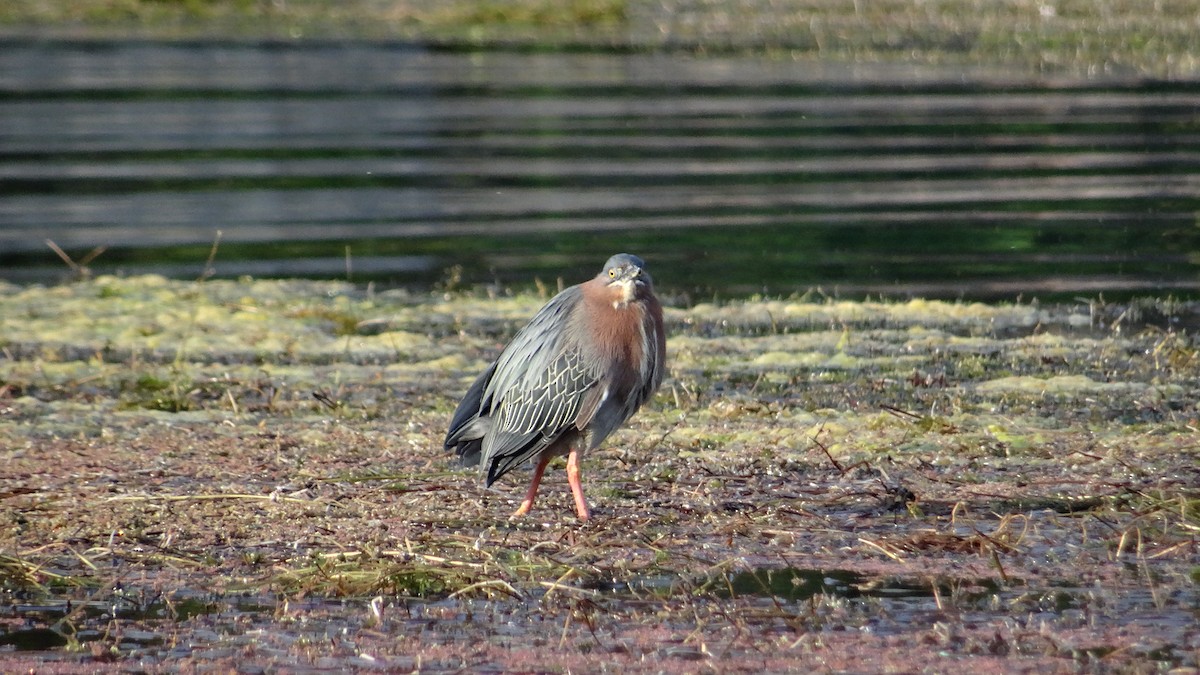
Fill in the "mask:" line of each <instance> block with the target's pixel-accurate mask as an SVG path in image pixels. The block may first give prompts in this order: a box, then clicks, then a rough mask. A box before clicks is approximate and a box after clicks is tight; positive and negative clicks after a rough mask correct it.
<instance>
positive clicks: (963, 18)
mask: <svg viewBox="0 0 1200 675" xmlns="http://www.w3.org/2000/svg"><path fill="white" fill-rule="evenodd" d="M1197 30H1200V18H1198V15H1197V12H1196V6H1195V2H1194V1H1193V0H1155V1H1154V2H1153V3H1150V4H1147V3H1146V2H1143V1H1142V0H1046V1H1042V0H1037V1H1035V0H1013V1H1011V2H994V1H992V0H928V1H924V2H911V1H909V0H883V1H875V2H856V1H851V0H769V1H768V0H674V1H672V2H660V1H658V0H394V1H389V2H380V1H378V0H338V1H336V2H334V1H331V0H273V1H267V0H8V1H7V2H5V3H3V4H2V5H0V34H4V33H7V34H8V35H11V36H25V35H28V34H29V33H30V32H31V31H32V32H33V33H34V34H46V33H47V32H48V33H50V34H54V35H60V36H73V37H85V38H95V37H106V38H109V37H135V38H147V37H149V38H166V39H178V38H187V39H192V38H197V37H199V38H214V37H215V38H220V39H230V38H234V39H264V38H265V39H284V40H297V39H313V38H315V39H376V40H378V39H384V40H397V39H398V40H409V41H416V42H422V43H426V44H430V45H435V46H440V47H443V48H450V49H477V48H498V47H499V48H520V49H537V50H561V49H585V50H592V49H601V50H604V49H616V50H655V49H668V50H670V49H683V50H691V51H696V52H699V53H701V54H704V53H714V52H720V53H728V52H763V51H765V52H770V53H774V54H777V55H778V56H779V57H780V58H795V57H799V58H803V59H811V58H819V59H825V60H839V61H852V62H877V61H883V62H897V61H899V62H908V63H932V64H951V65H974V66H984V67H987V68H1001V69H1010V68H1011V69H1020V70H1032V71H1035V72H1042V73H1046V74H1063V73H1068V74H1071V75H1084V76H1086V77H1096V76H1106V75H1119V76H1128V75H1148V76H1153V77H1180V78H1194V77H1195V76H1196V75H1197V74H1198V73H1200V45H1198V43H1197V41H1196V39H1195V36H1196V33H1197Z"/></svg>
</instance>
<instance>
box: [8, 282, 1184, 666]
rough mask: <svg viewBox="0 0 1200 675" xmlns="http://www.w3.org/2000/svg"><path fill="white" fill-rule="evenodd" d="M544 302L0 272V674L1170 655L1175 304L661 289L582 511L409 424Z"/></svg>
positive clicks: (420, 420) (429, 418)
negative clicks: (649, 397) (518, 514)
mask: <svg viewBox="0 0 1200 675" xmlns="http://www.w3.org/2000/svg"><path fill="white" fill-rule="evenodd" d="M543 301H544V297H539V295H538V294H537V293H533V292H530V293H516V294H499V295H497V296H495V297H489V296H488V295H486V294H485V293H483V292H479V293H454V294H433V295H412V294H406V293H401V292H383V293H375V292H372V291H371V289H370V288H362V287H356V286H353V285H350V284H339V283H322V282H297V281H254V280H248V279H247V280H240V281H207V282H203V283H200V282H195V283H184V282H177V281H168V280H165V279H161V278H157V277H136V278H114V277H101V278H98V279H94V280H90V281H85V282H80V283H75V284H70V285H62V286H56V287H18V286H0V476H2V477H3V478H2V480H0V525H2V528H0V590H2V592H3V600H4V605H5V607H6V609H5V610H4V612H3V613H0V670H4V671H13V670H17V669H23V670H26V669H34V670H38V671H42V672H92V671H95V670H97V669H100V668H105V667H111V668H119V669H135V670H142V671H147V672H157V671H165V670H172V671H175V670H201V669H208V668H215V669H218V670H225V669H233V668H237V669H240V670H242V671H248V672H261V671H267V670H273V671H288V672H292V671H310V672H320V671H341V670H346V669H380V670H389V671H418V670H419V671H429V672H444V671H458V670H475V671H478V670H483V671H523V672H564V671H572V672H597V671H605V670H617V669H620V670H622V671H634V672H662V671H667V672H671V671H679V672H697V671H713V672H737V671H758V672H763V671H769V672H778V671H788V670H794V671H804V672H807V671H813V670H816V669H820V670H823V671H829V672H863V671H871V672H883V671H902V672H950V671H955V672H961V671H962V669H963V668H966V667H970V668H972V669H974V670H975V671H976V672H1078V671H1079V670H1099V671H1114V672H1116V671H1119V672H1150V671H1160V670H1166V669H1171V668H1197V667H1200V628H1197V626H1198V625H1200V622H1198V621H1197V618H1198V615H1200V598H1198V595H1200V594H1198V590H1197V589H1198V585H1200V555H1198V552H1197V541H1196V538H1197V533H1198V532H1200V461H1198V459H1200V450H1198V446H1200V434H1198V432H1197V427H1198V425H1200V411H1198V410H1197V405H1196V401H1197V399H1198V393H1200V392H1198V391H1197V390H1198V389H1200V379H1198V377H1197V376H1198V374H1200V356H1198V354H1200V351H1198V347H1200V346H1198V345H1197V340H1196V338H1195V337H1194V336H1193V334H1192V332H1191V330H1192V327H1193V326H1195V325H1196V319H1197V307H1196V306H1194V305H1187V304H1178V303H1171V302H1167V301H1163V300H1147V301H1143V302H1138V303H1132V304H1129V305H1123V306H1112V305H1106V304H1104V303H1102V302H1100V301H1094V302H1090V303H1089V302H1082V301H1081V302H1080V303H1079V304H1078V305H1076V306H1054V307H1043V306H1039V305H1037V304H1018V305H983V304H963V303H941V302H925V301H920V300H914V301H909V302H892V303H886V302H884V303H872V302H846V301H840V300H837V299H834V298H826V297H812V296H806V297H796V298H789V299H757V300H748V301H743V302H736V303H728V304H721V305H714V304H702V305H695V306H691V307H675V308H669V309H668V317H667V318H668V323H669V331H670V335H671V337H670V340H669V343H668V348H669V351H670V369H669V377H668V381H667V383H666V384H665V385H664V387H663V390H662V391H661V392H660V393H659V395H658V396H657V397H656V399H655V400H654V401H652V403H651V404H650V405H649V406H648V407H647V409H645V410H643V411H642V412H641V413H639V415H638V416H637V417H635V418H634V420H633V422H632V423H631V424H630V426H629V427H628V428H626V429H624V430H622V431H620V432H618V433H617V434H615V435H614V436H613V437H612V438H610V439H609V443H608V444H606V446H605V447H604V448H602V449H600V450H599V451H597V452H596V453H594V454H593V455H591V456H590V457H588V458H587V460H586V461H585V464H584V481H585V485H586V487H587V488H588V491H589V496H590V497H591V500H592V502H593V506H594V508H595V515H596V517H595V520H594V522H591V523H589V524H586V525H580V524H579V523H578V522H576V520H575V519H574V517H573V516H572V513H571V505H570V498H569V494H568V492H567V490H566V484H565V479H564V478H563V476H562V472H561V471H559V470H556V471H554V472H553V475H551V476H549V477H548V484H547V485H546V486H545V487H544V488H543V496H542V498H541V500H540V501H539V505H538V508H537V510H535V511H534V513H533V514H532V515H531V517H528V518H525V519H523V520H518V521H510V520H509V519H508V517H507V516H508V514H509V512H510V511H511V510H512V509H513V507H514V506H515V503H516V501H517V500H518V499H519V498H520V496H521V494H522V492H523V489H524V486H525V485H524V482H523V478H524V476H522V475H516V476H513V477H512V478H511V479H506V480H505V481H503V482H502V484H500V485H498V486H497V489H494V490H491V491H486V490H483V489H481V488H480V487H479V482H478V477H477V475H476V474H474V473H473V472H472V471H469V470H463V469H460V468H459V467H457V466H455V464H454V462H453V461H452V458H451V457H449V456H448V455H446V454H445V453H444V452H443V451H442V450H441V447H440V443H441V438H442V434H443V433H444V427H445V424H446V422H447V419H448V416H449V414H450V412H451V411H452V409H453V407H454V405H455V404H456V402H457V397H458V396H459V395H461V393H462V392H463V391H464V390H465V388H466V386H467V384H469V382H470V380H471V378H472V377H473V376H474V375H475V374H476V373H477V372H478V371H479V369H480V368H482V367H483V366H484V365H485V364H486V362H487V360H488V359H490V358H491V357H493V356H494V355H495V354H496V353H497V351H498V349H499V347H500V346H501V345H502V344H503V343H504V341H505V340H506V339H507V338H508V337H510V336H511V335H512V334H513V332H514V331H515V330H516V329H517V328H519V326H520V325H521V323H522V321H523V320H524V319H525V318H527V317H528V316H529V315H531V314H532V312H533V311H535V310H536V308H537V307H538V306H539V304H540V303H541V302H543Z"/></svg>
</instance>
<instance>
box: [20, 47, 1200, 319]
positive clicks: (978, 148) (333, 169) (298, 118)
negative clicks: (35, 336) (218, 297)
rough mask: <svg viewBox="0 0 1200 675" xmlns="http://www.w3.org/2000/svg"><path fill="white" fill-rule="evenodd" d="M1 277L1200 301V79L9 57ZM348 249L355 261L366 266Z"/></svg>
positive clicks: (621, 58) (511, 61)
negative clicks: (632, 278) (71, 266)
mask: <svg viewBox="0 0 1200 675" xmlns="http://www.w3.org/2000/svg"><path fill="white" fill-rule="evenodd" d="M0 119H2V120H3V123H2V124H0V278H3V279H8V280H15V281H25V280H48V279H53V278H56V277H57V276H59V275H61V274H62V273H63V272H64V271H65V268H64V266H63V265H62V264H61V263H60V262H59V261H58V259H57V258H56V257H55V255H54V254H53V253H52V252H51V251H50V250H49V249H48V248H47V247H46V244H45V240H46V239H51V240H53V241H55V242H56V243H57V244H58V245H60V246H62V247H63V248H64V249H66V250H67V251H68V252H69V253H71V254H72V255H73V256H76V257H79V256H81V255H82V254H84V253H86V252H87V251H89V250H91V249H92V248H93V247H96V246H100V245H104V246H108V249H107V250H106V251H105V252H104V254H103V255H101V256H100V257H99V258H97V259H96V260H95V261H94V262H93V263H92V265H91V268H92V269H93V270H94V271H96V272H110V271H124V272H128V273H136V272H144V271H154V272H161V273H165V274H168V275H171V276H182V277H191V276H196V275H198V274H199V273H200V271H201V270H202V269H203V266H204V261H205V260H206V258H207V254H208V250H209V248H210V246H211V243H212V241H213V239H214V233H215V231H216V230H218V229H219V230H221V231H222V233H223V236H222V243H221V248H220V252H219V255H218V257H217V261H216V265H215V267H216V271H217V273H218V274H222V275H227V276H235V275H239V274H253V275H256V276H275V275H279V276H291V275H304V276H315V277H339V278H344V277H345V276H347V275H349V276H351V278H354V279H356V280H360V281H361V280H366V279H373V280H378V281H380V282H384V283H399V284H416V285H428V284H431V283H434V282H436V281H438V280H439V279H440V278H442V277H443V275H444V270H445V269H446V268H448V267H450V266H452V265H462V266H463V270H464V279H463V281H464V282H465V283H468V284H470V283H482V282H491V281H500V282H504V283H509V282H527V281H528V280H529V279H530V277H532V276H534V275H537V276H540V277H542V278H543V279H553V278H554V277H556V276H559V275H562V276H565V277H566V278H567V279H568V280H571V281H573V280H576V279H579V278H582V277H585V276H590V275H591V274H592V273H593V272H594V268H595V266H596V265H597V264H599V261H601V260H602V259H603V258H604V257H606V256H607V254H608V253H610V252H613V251H618V250H632V251H637V252H638V253H640V254H641V255H643V256H644V257H646V258H647V259H648V260H650V261H652V264H653V265H654V269H655V272H656V276H657V277H658V278H659V279H660V281H661V283H662V284H663V285H664V286H666V287H667V288H668V289H674V290H676V291H688V292H694V293H698V294H701V295H703V294H707V293H715V294H719V295H723V296H725V295H736V294H745V293H754V292H763V291H765V292H768V293H772V294H784V295H786V294H789V293H792V292H803V291H804V290H806V289H808V288H811V287H815V286H820V287H822V288H823V289H824V290H826V291H828V292H841V293H843V294H847V295H856V294H862V293H886V294H892V295H907V294H918V295H927V296H952V297H953V296H962V297H1007V298H1014V297H1017V296H1022V295H1023V296H1024V297H1026V298H1028V297H1031V296H1035V295H1036V296H1041V297H1048V296H1059V297H1071V296H1073V295H1081V294H1082V295H1096V294H1100V293H1105V294H1106V296H1107V297H1112V296H1113V295H1114V294H1120V293H1136V294H1155V293H1158V294H1161V293H1166V292H1172V293H1176V294H1182V295H1194V294H1196V293H1197V290H1198V289H1200V277H1198V276H1197V274H1196V264H1195V261H1196V258H1197V255H1196V252H1197V249H1198V243H1200V228H1197V226H1196V215H1195V214H1196V213H1197V212H1200V172H1197V169H1198V168H1200V152H1198V149H1200V148H1198V140H1200V133H1198V125H1197V122H1198V121H1200V85H1198V84H1196V83H1165V82H1146V81H1132V80H1123V81H1110V82H1065V83H1063V82H1042V81H1027V80H1021V79H1016V78H1006V77H1004V76H997V75H995V74H984V73H966V74H964V73H959V72H950V71H931V70H926V71H913V70H901V69H896V68H890V67H878V68H874V67H867V66H856V67H837V66H831V65H821V64H813V63H797V62H791V61H784V60H765V59H754V58H732V57H730V58H726V57H720V58H704V59H697V58H692V57H688V56H685V55H615V54H518V53H484V54H456V53H445V52H431V51H426V50H422V49H419V48H416V47H413V46H408V45H388V44H339V43H305V44H231V43H211V44H209V43H171V44H160V43H149V42H134V43H128V42H126V43H88V44H73V43H66V42H35V41H30V42H19V41H18V42H12V43H10V44H8V45H6V47H5V48H4V49H3V50H0ZM347 252H348V253H349V257H350V261H351V264H350V266H349V271H347V264H346V258H347Z"/></svg>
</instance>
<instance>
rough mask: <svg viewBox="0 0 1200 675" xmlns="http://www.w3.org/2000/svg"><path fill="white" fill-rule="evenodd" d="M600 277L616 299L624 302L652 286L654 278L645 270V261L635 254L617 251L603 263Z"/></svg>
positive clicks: (650, 288) (647, 290)
mask: <svg viewBox="0 0 1200 675" xmlns="http://www.w3.org/2000/svg"><path fill="white" fill-rule="evenodd" d="M600 279H601V280H603V281H604V283H605V284H607V285H608V288H609V289H611V290H612V291H613V294H614V296H615V297H616V298H617V301H619V302H622V303H626V302H629V301H630V300H632V299H634V298H635V297H637V296H638V295H640V294H641V293H645V292H649V291H650V290H652V289H653V287H654V280H653V279H651V278H650V273H649V272H647V271H646V263H644V262H642V259H641V258H639V257H637V256H636V255H630V254H628V253H618V254H617V255H614V256H613V257H611V258H609V259H608V262H606V263H604V269H602V270H601V271H600Z"/></svg>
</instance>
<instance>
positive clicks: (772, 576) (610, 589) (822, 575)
mask: <svg viewBox="0 0 1200 675" xmlns="http://www.w3.org/2000/svg"><path fill="white" fill-rule="evenodd" d="M681 586H690V587H691V589H692V592H694V593H712V594H713V595H716V596H718V597H722V598H734V597H764V598H778V599H780V600H786V601H789V602H794V601H800V600H808V599H810V598H813V597H816V596H822V595H823V596H830V597H836V598H847V599H856V598H885V599H903V598H935V597H937V596H938V595H941V596H946V597H949V596H950V595H951V594H953V595H954V597H955V598H956V599H959V600H967V601H975V600H980V599H984V598H987V597H990V596H991V595H993V594H996V593H999V592H1001V591H1002V588H1001V585H1000V584H999V583H998V582H997V581H995V580H992V579H917V578H911V577H908V578H906V577H879V576H872V575H868V574H863V573H862V572H855V571H852V570H838V569H833V570H829V569H806V568H799V567H782V568H778V567H775V568H768V567H762V568H757V569H752V570H744V571H740V572H730V573H727V574H723V575H715V576H710V577H707V578H702V579H699V580H688V579H684V578H680V577H674V576H653V577H642V578H639V579H635V580H632V581H629V582H624V583H600V584H594V585H592V586H590V587H589V588H591V589H593V590H598V591H601V592H607V593H612V594H616V595H620V594H623V593H640V592H647V591H648V592H651V593H654V594H657V595H673V594H675V593H678V592H680V591H681V588H680V587H681Z"/></svg>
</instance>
